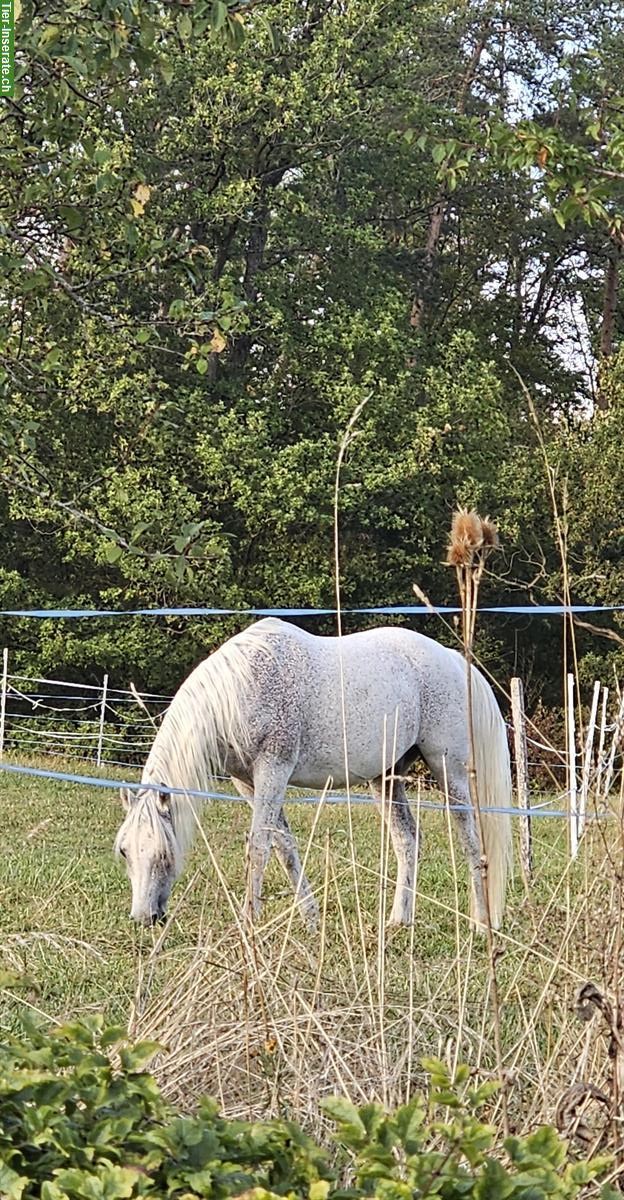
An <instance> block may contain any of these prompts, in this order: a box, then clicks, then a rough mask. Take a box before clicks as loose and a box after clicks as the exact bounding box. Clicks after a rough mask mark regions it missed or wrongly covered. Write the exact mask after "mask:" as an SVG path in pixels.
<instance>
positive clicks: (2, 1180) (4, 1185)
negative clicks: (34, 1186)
mask: <svg viewBox="0 0 624 1200" xmlns="http://www.w3.org/2000/svg"><path fill="white" fill-rule="evenodd" d="M28 1183H29V1180H28V1178H27V1177H26V1175H18V1173H17V1171H13V1170H12V1168H11V1167H7V1166H6V1165H5V1164H4V1163H0V1196H2V1198H3V1200H5V1198H6V1200H21V1196H22V1194H23V1192H24V1189H25V1188H26V1187H27V1186H28Z"/></svg>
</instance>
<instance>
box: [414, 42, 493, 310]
mask: <svg viewBox="0 0 624 1200" xmlns="http://www.w3.org/2000/svg"><path fill="white" fill-rule="evenodd" d="M488 33H489V21H488V22H487V23H486V25H485V27H484V29H483V32H482V34H481V37H480V38H479V40H478V42H477V43H476V45H475V48H474V50H473V52H472V55H471V58H470V62H469V64H468V68H467V70H466V73H465V75H464V77H463V79H462V81H461V86H460V90H459V95H458V97H457V112H458V113H459V115H460V116H462V115H463V114H464V113H465V111H466V101H467V99H468V96H469V94H470V88H471V87H472V84H473V83H474V79H475V75H476V73H477V69H478V66H479V62H480V60H481V55H482V54H483V51H484V50H485V46H486V43H487V38H488ZM446 203H447V197H446V196H445V195H444V194H442V193H441V194H440V195H439V196H438V197H437V199H436V200H435V201H434V203H433V207H432V209H431V213H430V217H429V228H428V230H427V240H426V243H425V257H424V263H423V274H422V280H421V283H420V286H419V288H418V291H417V293H416V295H415V296H414V299H413V301H412V308H411V312H410V325H411V326H412V329H420V328H421V326H422V324H423V321H424V317H425V312H426V309H427V306H428V303H429V300H430V297H431V290H432V285H433V276H434V271H435V260H436V255H437V253H438V245H439V242H440V235H441V233H442V226H443V224H444V217H445V214H446Z"/></svg>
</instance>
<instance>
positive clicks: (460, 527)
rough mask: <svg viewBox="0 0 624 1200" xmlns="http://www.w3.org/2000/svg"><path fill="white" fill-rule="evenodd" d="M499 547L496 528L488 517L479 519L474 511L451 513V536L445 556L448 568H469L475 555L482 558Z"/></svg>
mask: <svg viewBox="0 0 624 1200" xmlns="http://www.w3.org/2000/svg"><path fill="white" fill-rule="evenodd" d="M498 546H499V541H498V532H497V529H496V526H495V524H494V522H493V521H492V520H490V518H489V517H480V516H479V513H478V512H475V510H474V509H467V508H459V509H458V510H457V512H455V513H453V522H452V525H451V536H450V540H449V547H448V552H447V556H446V562H447V564H448V566H450V567H469V566H471V564H472V562H473V559H474V556H475V554H477V553H479V552H481V553H482V554H483V556H484V557H485V555H486V554H487V553H488V552H489V551H490V550H496V549H497V548H498Z"/></svg>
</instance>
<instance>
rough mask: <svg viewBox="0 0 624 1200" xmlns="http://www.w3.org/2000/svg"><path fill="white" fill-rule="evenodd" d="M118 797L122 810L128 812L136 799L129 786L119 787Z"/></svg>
mask: <svg viewBox="0 0 624 1200" xmlns="http://www.w3.org/2000/svg"><path fill="white" fill-rule="evenodd" d="M119 797H120V800H121V803H122V805H123V809H124V812H130V809H131V808H132V805H133V804H134V801H135V799H136V795H135V793H134V792H133V791H132V789H131V788H124V787H122V788H120V789H119Z"/></svg>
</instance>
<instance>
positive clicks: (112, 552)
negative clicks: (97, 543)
mask: <svg viewBox="0 0 624 1200" xmlns="http://www.w3.org/2000/svg"><path fill="white" fill-rule="evenodd" d="M122 554H123V547H122V546H120V545H119V543H118V542H107V543H106V545H105V546H104V557H105V559H106V561H107V562H109V563H116V562H117V561H118V559H120V558H121V556H122Z"/></svg>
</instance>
